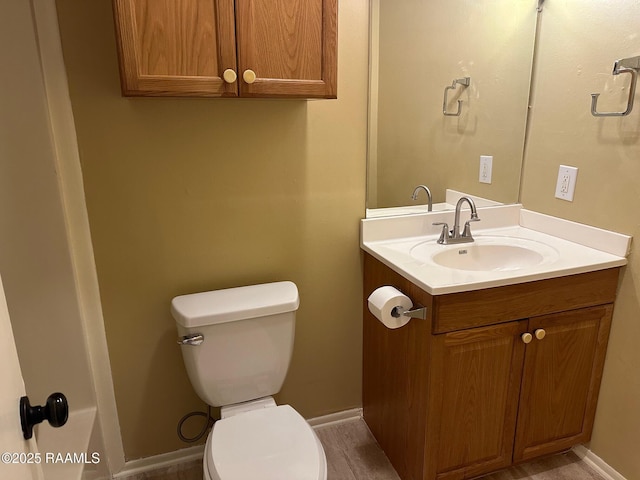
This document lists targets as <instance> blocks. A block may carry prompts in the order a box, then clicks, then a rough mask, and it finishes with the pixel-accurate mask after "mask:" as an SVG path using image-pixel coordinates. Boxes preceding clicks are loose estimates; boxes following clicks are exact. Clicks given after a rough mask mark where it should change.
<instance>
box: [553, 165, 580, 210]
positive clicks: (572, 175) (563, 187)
mask: <svg viewBox="0 0 640 480" xmlns="http://www.w3.org/2000/svg"><path fill="white" fill-rule="evenodd" d="M577 176H578V169H577V168H576V167H567V166H566V165H560V169H559V170H558V182H557V183H556V198H559V199H561V200H567V201H569V202H573V192H574V191H575V189H576V177H577Z"/></svg>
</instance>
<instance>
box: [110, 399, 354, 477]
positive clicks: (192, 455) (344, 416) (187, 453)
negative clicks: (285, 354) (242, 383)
mask: <svg viewBox="0 0 640 480" xmlns="http://www.w3.org/2000/svg"><path fill="white" fill-rule="evenodd" d="M358 418H362V408H352V409H351V410H345V411H343V412H337V413H331V414H329V415H323V416H321V417H315V418H312V419H310V420H307V421H308V422H309V425H311V426H312V427H313V428H318V427H324V426H327V425H335V424H337V423H342V422H348V421H350V420H355V419H358ZM203 454H204V445H198V446H196V447H190V448H184V449H182V450H176V451H175V452H169V453H163V454H160V455H154V456H153V457H145V458H139V459H136V460H129V461H128V462H126V463H125V465H124V468H123V469H122V471H120V472H118V473H116V474H114V475H113V478H114V479H122V480H126V479H127V478H129V477H133V476H134V475H137V474H140V473H144V472H149V471H152V470H159V469H162V468H168V467H171V466H175V465H179V464H182V463H188V462H192V461H201V460H202V456H203Z"/></svg>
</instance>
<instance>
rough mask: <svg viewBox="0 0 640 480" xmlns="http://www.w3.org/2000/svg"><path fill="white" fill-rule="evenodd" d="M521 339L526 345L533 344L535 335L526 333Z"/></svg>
mask: <svg viewBox="0 0 640 480" xmlns="http://www.w3.org/2000/svg"><path fill="white" fill-rule="evenodd" d="M520 338H521V339H522V341H523V342H524V343H531V340H533V335H531V334H530V333H529V332H526V333H523V334H522V335H521V336H520Z"/></svg>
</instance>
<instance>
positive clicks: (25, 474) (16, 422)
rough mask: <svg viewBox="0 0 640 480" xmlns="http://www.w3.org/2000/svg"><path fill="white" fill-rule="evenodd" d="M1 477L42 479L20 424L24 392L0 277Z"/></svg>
mask: <svg viewBox="0 0 640 480" xmlns="http://www.w3.org/2000/svg"><path fill="white" fill-rule="evenodd" d="M0 378H1V379H2V383H3V386H2V388H0V455H1V456H2V458H1V461H0V478H11V479H13V480H36V479H37V480H41V479H43V478H44V477H43V474H42V468H41V466H40V462H41V461H42V459H41V458H40V454H39V453H38V448H37V445H36V441H35V437H32V438H31V439H30V440H25V439H24V437H23V436H22V428H21V427H20V416H19V404H20V397H22V396H23V395H25V388H24V381H23V380H22V374H21V373H20V364H19V363H18V353H17V352H16V345H15V342H14V341H13V331H12V329H11V322H10V321H9V311H8V310H7V302H6V299H5V296H4V289H3V288H2V280H1V279H0Z"/></svg>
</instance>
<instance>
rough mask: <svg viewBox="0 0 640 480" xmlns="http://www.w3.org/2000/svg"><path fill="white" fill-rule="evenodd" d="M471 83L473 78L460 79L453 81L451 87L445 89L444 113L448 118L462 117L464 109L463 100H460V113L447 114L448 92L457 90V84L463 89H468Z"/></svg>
mask: <svg viewBox="0 0 640 480" xmlns="http://www.w3.org/2000/svg"><path fill="white" fill-rule="evenodd" d="M470 83H471V77H464V78H458V79H456V80H454V81H453V83H452V84H451V86H450V87H445V88H444V100H443V101H442V113H444V114H445V115H446V116H448V117H459V116H460V111H461V109H462V100H458V111H457V112H456V113H448V112H447V90H455V89H456V84H460V85H462V86H463V87H468V86H469V84H470Z"/></svg>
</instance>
